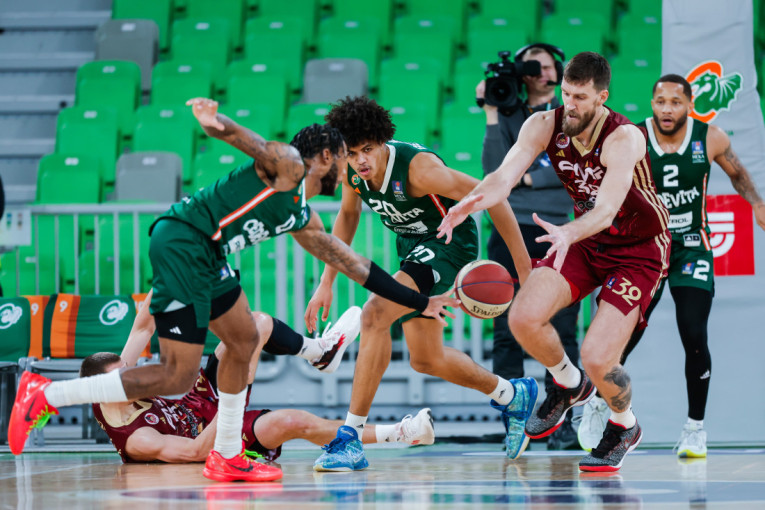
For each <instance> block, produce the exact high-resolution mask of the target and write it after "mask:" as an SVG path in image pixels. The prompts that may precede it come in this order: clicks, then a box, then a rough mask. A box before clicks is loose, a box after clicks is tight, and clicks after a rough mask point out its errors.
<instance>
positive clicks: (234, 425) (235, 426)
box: [213, 388, 247, 459]
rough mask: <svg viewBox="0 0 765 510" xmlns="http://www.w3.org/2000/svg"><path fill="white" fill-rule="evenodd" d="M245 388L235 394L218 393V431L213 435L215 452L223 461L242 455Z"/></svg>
mask: <svg viewBox="0 0 765 510" xmlns="http://www.w3.org/2000/svg"><path fill="white" fill-rule="evenodd" d="M246 397H247V388H245V389H243V390H242V391H240V392H239V393H237V394H231V393H223V392H222V391H219V392H218V399H219V400H218V430H217V431H216V433H215V446H214V447H213V448H214V449H215V451H216V452H218V453H220V455H221V457H223V458H224V459H230V458H232V457H236V456H237V455H239V454H240V453H242V424H243V423H244V408H245V407H246V405H247V402H245V399H246Z"/></svg>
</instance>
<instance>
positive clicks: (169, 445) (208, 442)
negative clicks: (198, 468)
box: [125, 415, 218, 464]
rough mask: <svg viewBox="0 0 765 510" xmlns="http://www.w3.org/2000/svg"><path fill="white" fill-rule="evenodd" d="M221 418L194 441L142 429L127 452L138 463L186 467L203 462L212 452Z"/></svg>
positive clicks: (134, 436) (133, 437)
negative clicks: (191, 463) (182, 465)
mask: <svg viewBox="0 0 765 510" xmlns="http://www.w3.org/2000/svg"><path fill="white" fill-rule="evenodd" d="M217 424H218V416H217V415H216V416H215V418H213V420H212V421H211V422H210V423H209V424H208V425H207V426H206V427H205V428H204V429H203V430H202V432H201V433H200V434H199V435H198V436H197V437H195V438H193V439H192V438H188V437H180V436H171V435H167V434H160V433H159V432H157V431H156V430H154V429H153V428H151V427H142V428H140V429H137V430H136V431H135V432H133V433H132V434H131V435H130V437H128V440H127V442H126V443H125V453H127V454H128V456H129V457H130V458H131V459H133V460H137V461H146V462H150V461H155V460H159V461H162V462H169V463H173V464H183V463H187V462H202V461H204V460H205V458H207V454H209V453H210V450H212V449H213V445H214V443H215V432H216V429H217Z"/></svg>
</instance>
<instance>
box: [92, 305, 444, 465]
mask: <svg viewBox="0 0 765 510" xmlns="http://www.w3.org/2000/svg"><path fill="white" fill-rule="evenodd" d="M147 299H150V298H147ZM147 312H148V306H143V307H142V308H141V310H140V311H139V313H138V316H137V317H136V321H135V323H134V324H133V329H132V330H131V332H130V336H129V337H128V341H127V343H126V345H125V348H124V349H123V351H122V356H118V355H117V354H113V353H107V352H101V353H96V354H93V355H91V356H88V357H87V358H85V360H84V361H83V364H82V367H81V369H80V376H81V377H85V376H91V375H96V374H99V373H106V372H108V371H110V370H115V369H120V368H123V367H127V366H133V365H135V364H136V362H137V360H138V357H139V353H140V352H142V351H143V348H144V347H145V346H146V344H147V343H148V342H149V340H150V339H151V335H152V334H153V332H154V321H153V320H152V317H151V315H149V314H148V313H147ZM360 313H361V310H360V309H359V308H358V307H353V308H351V309H350V310H348V311H347V312H345V313H344V314H343V316H341V317H340V319H339V320H338V322H337V323H336V324H335V326H334V327H333V328H330V329H329V330H328V331H326V332H325V334H324V335H323V336H322V337H321V338H320V339H311V338H306V339H305V343H306V344H309V343H311V342H323V344H324V345H323V346H322V347H323V348H324V354H326V356H324V355H322V356H319V357H320V358H323V360H324V361H325V363H326V364H325V363H323V364H321V366H327V364H331V365H333V366H334V367H336V363H333V361H334V360H335V359H339V358H342V354H343V352H344V351H345V347H347V345H348V344H350V343H351V342H353V341H354V340H355V339H356V336H357V335H358V332H359V316H360ZM253 316H254V319H255V323H256V324H257V326H258V329H259V333H260V334H261V335H263V338H267V339H268V341H267V343H266V346H265V348H264V350H265V351H266V352H273V353H277V354H286V353H288V352H289V346H284V345H281V341H280V338H278V337H276V336H272V331H273V329H274V328H273V325H274V321H276V319H273V318H271V317H269V316H268V315H266V314H263V313H258V312H255V313H253ZM341 342H342V343H343V345H342V348H335V347H336V345H337V344H338V343H341ZM309 347H310V346H309ZM313 347H314V348H315V346H313ZM223 349H225V347H224V345H223V344H222V343H221V344H220V345H218V347H217V349H216V351H215V354H214V355H212V356H210V358H209V360H208V363H207V366H206V367H205V368H204V369H200V374H199V377H198V378H197V380H196V382H195V384H194V387H193V388H192V390H191V391H190V392H189V393H188V394H186V395H184V396H183V397H182V398H179V399H169V398H163V397H154V398H150V399H139V400H135V401H132V402H123V403H110V404H93V412H94V415H95V417H96V419H97V420H98V423H99V425H101V427H102V428H103V429H104V431H105V432H106V434H107V435H108V436H109V439H111V441H112V444H113V445H114V446H115V448H117V451H118V452H119V454H120V456H121V457H122V460H123V461H124V462H148V461H163V462H174V463H179V462H203V461H204V460H205V458H206V457H207V454H208V453H209V452H210V450H212V448H213V443H214V440H215V429H216V422H217V418H216V414H217V412H218V399H217V367H218V359H219V357H220V355H221V353H222V352H223ZM303 350H305V349H303ZM313 365H314V366H317V368H320V366H319V365H316V364H315V363H313ZM254 366H255V364H254V363H253V367H254ZM325 371H326V370H325ZM254 374H255V372H254V370H250V374H249V379H248V380H249V382H250V383H252V380H253V378H254ZM341 424H342V422H341V421H339V420H337V421H333V420H326V419H323V418H319V417H318V416H316V415H313V414H311V413H309V412H307V411H302V410H298V409H279V410H276V411H269V410H254V411H246V412H245V415H244V427H243V429H242V439H243V441H244V444H245V448H246V449H247V450H249V451H252V452H256V453H257V454H259V455H262V456H263V457H264V458H265V459H267V460H274V459H276V458H277V457H279V455H280V453H281V445H282V444H283V443H284V442H285V441H288V440H290V439H306V440H308V441H311V442H313V443H315V444H319V445H321V444H325V443H329V442H330V441H331V440H332V439H333V438H334V437H335V431H336V430H337V427H338V426H340V425H341ZM434 437H435V434H434V431H433V421H432V418H431V415H430V410H429V409H422V410H421V411H420V412H419V413H418V414H417V415H416V416H415V417H414V418H413V417H411V416H406V417H404V419H402V420H401V421H400V422H398V423H396V424H394V425H377V426H375V427H370V429H369V430H367V431H365V433H364V437H363V441H364V442H365V443H376V442H404V443H408V444H432V443H433V440H434Z"/></svg>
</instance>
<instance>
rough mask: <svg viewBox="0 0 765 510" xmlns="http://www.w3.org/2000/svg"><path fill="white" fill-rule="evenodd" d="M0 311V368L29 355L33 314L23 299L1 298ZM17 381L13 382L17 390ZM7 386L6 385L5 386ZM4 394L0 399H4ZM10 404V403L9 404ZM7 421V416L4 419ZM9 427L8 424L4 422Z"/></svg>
mask: <svg viewBox="0 0 765 510" xmlns="http://www.w3.org/2000/svg"><path fill="white" fill-rule="evenodd" d="M0 310H3V321H2V322H1V323H0V325H1V326H2V330H3V341H2V342H0V366H3V365H2V362H12V363H18V361H19V360H20V359H21V358H26V357H27V355H28V354H29V338H30V336H31V326H32V325H31V322H32V321H31V317H32V312H31V310H30V308H29V301H28V300H27V299H26V298H23V297H20V296H19V297H0ZM15 383H16V381H13V383H12V384H13V386H14V388H15ZM3 386H5V384H3ZM4 397H5V394H4V392H3V394H2V395H0V398H4ZM9 404H10V402H9ZM2 418H3V419H5V416H3V417H2ZM3 423H5V424H6V426H7V422H3Z"/></svg>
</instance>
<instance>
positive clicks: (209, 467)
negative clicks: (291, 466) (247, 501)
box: [204, 450, 282, 482]
mask: <svg viewBox="0 0 765 510" xmlns="http://www.w3.org/2000/svg"><path fill="white" fill-rule="evenodd" d="M204 475H205V477H207V478H209V479H210V480H216V481H218V482H235V481H238V480H242V481H245V482H271V481H273V480H279V479H280V478H281V477H282V470H281V469H279V468H278V467H274V466H269V465H267V464H261V463H260V462H256V461H254V460H252V459H250V458H249V457H247V455H245V454H244V451H242V453H240V454H239V455H237V456H236V457H233V458H231V459H224V458H223V457H221V455H220V453H218V452H216V451H215V450H213V451H211V452H210V454H209V455H208V456H207V460H206V461H205V469H204Z"/></svg>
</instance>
